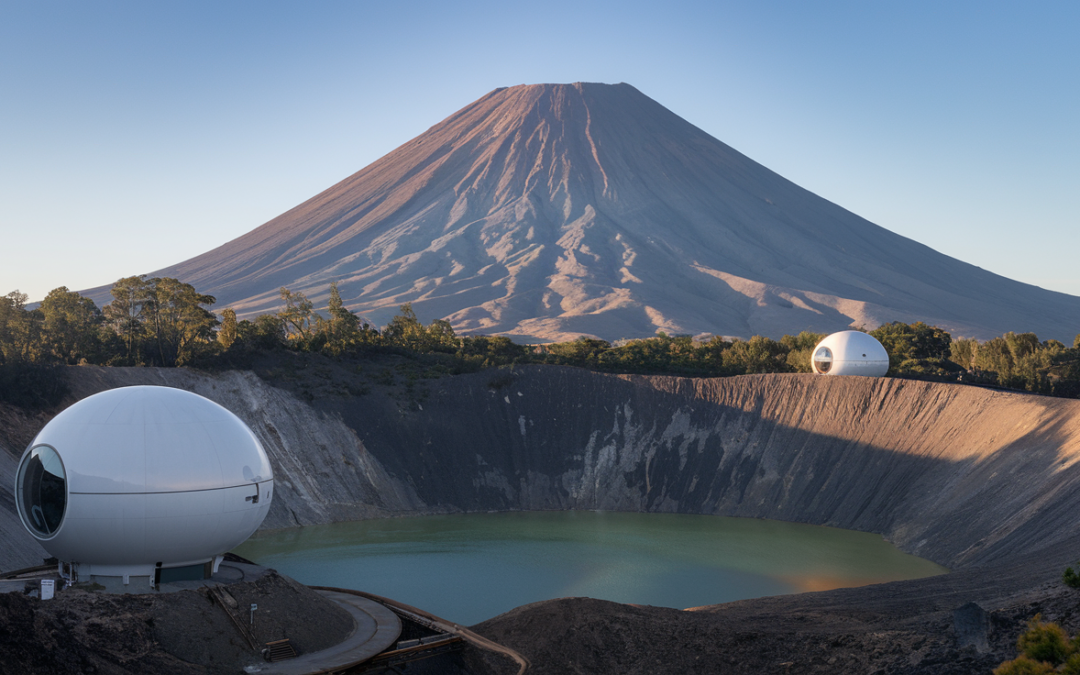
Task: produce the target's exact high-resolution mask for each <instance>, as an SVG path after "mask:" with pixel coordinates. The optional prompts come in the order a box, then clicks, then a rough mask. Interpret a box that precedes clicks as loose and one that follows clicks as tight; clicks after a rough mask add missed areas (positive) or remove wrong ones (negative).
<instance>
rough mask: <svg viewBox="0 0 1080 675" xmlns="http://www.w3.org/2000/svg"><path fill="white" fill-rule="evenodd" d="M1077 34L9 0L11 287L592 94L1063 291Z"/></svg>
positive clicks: (5, 277)
mask: <svg viewBox="0 0 1080 675" xmlns="http://www.w3.org/2000/svg"><path fill="white" fill-rule="evenodd" d="M1078 35H1080V2H1076V1H1075V0H1061V1H1056V2H995V1H992V0H990V1H988V0H982V1H979V2H966V1H950V2H941V1H940V0H934V1H920V0H907V1H905V2H879V1H873V0H858V1H855V0H853V1H850V2H844V1H837V0H823V1H819V2H806V1H805V0H792V1H789V2H780V1H776V2H773V1H769V0H747V1H745V2H725V1H723V0H718V1H711V2H679V1H677V0H673V1H669V2H666V3H663V5H662V6H661V3H655V2H647V3H646V2H634V1H631V0H618V1H617V2H616V1H612V2H589V1H588V0H572V1H565V0H547V1H545V2H530V3H510V2H505V0H504V1H502V2H476V1H470V0H462V1H461V2H435V1H430V2H419V1H408V0H405V1H400V0H399V1H398V2H393V3H390V2H367V1H362V0H353V1H351V2H333V1H320V2H299V1H298V2H292V3H284V2H270V1H259V2H221V1H220V0H218V1H215V2H199V1H185V2H174V3H165V2H145V1H139V2H110V1H108V0H102V1H100V2H84V1H82V0H79V1H77V2H75V1H72V2H49V1H48V0H43V1H30V0H25V1H24V0H4V1H3V2H0V235H2V237H0V294H4V293H7V292H9V291H11V290H15V289H20V290H21V291H23V292H25V293H28V294H29V295H30V297H31V300H39V299H41V298H42V297H43V296H44V295H45V294H46V293H47V292H48V291H49V290H50V289H52V288H55V287H57V286H68V287H69V288H70V289H72V290H81V289H85V288H89V287H93V286H99V285H104V284H109V283H112V282H113V281H115V280H116V279H118V278H120V277H123V276H131V275H134V274H142V273H147V272H151V271H154V270H156V269H160V268H162V267H165V266H167V265H170V264H173V263H177V262H180V261H182V260H185V259H187V258H190V257H192V256H195V255H197V254H199V253H203V252H205V251H208V250H210V249H212V248H215V247H217V246H219V245H221V244H223V243H225V242H226V241H229V240H230V239H233V238H235V237H237V236H239V235H241V234H243V233H245V232H247V231H250V230H252V229H254V228H255V227H257V226H259V225H261V224H262V223H264V222H266V221H267V220H269V219H270V218H273V217H274V216H276V215H278V214H280V213H281V212H283V211H285V210H287V209H289V208H291V207H293V206H295V205H297V204H299V203H300V202H302V201H304V200H305V199H307V198H309V197H311V196H313V195H315V194H317V193H318V192H320V191H322V190H323V189H325V188H327V187H329V186H331V185H332V184H334V183H336V182H338V181H339V180H341V179H342V178H345V177H346V176H348V175H350V174H352V173H353V172H355V171H357V170H359V169H361V168H363V167H364V166H366V165H367V164H369V163H371V162H372V161H374V160H375V159H377V158H378V157H380V156H382V155H383V154H385V153H387V152H389V151H390V150H392V149H394V148H395V147H397V146H398V145H400V144H402V143H404V142H405V141H407V140H409V139H410V138H412V137H414V136H416V135H418V134H420V133H422V132H423V131H425V130H426V129H427V128H428V127H430V126H432V125H433V124H435V123H436V122H438V121H440V120H442V119H443V118H444V117H446V116H447V115H449V114H450V113H452V112H454V111H455V110H457V109H459V108H461V107H462V106H464V105H466V104H468V103H470V102H471V101H473V100H475V99H477V98H479V97H480V96H482V95H484V94H485V93H487V92H488V91H490V90H492V89H494V88H496V87H502V86H510V85H514V84H534V83H540V82H576V81H590V82H609V83H613V82H628V83H630V84H632V85H634V86H635V87H637V88H638V89H639V90H641V91H642V92H643V93H645V94H646V95H648V96H650V97H652V98H653V99H655V100H657V101H658V102H660V103H661V104H663V105H664V106H666V107H667V108H669V109H670V110H672V111H673V112H675V113H676V114H678V115H680V116H682V117H683V118H685V119H686V120H688V121H690V122H691V123H693V124H695V125H697V126H698V127H700V128H702V129H704V130H705V131H707V132H708V133H710V134H712V135H713V136H715V137H717V138H719V139H720V140H722V141H724V142H725V143H727V144H729V145H731V146H733V147H734V148H735V149H737V150H739V151H741V152H743V153H744V154H746V155H748V156H750V157H751V158H753V159H755V160H756V161H758V162H760V163H762V164H764V165H765V166H767V167H769V168H770V169H773V170H774V171H777V172H778V173H780V174H781V175H783V176H785V177H787V178H789V179H791V180H793V181H794V182H796V183H798V184H799V185H801V186H803V187H805V188H807V189H809V190H811V191H813V192H815V193H817V194H819V195H821V196H822V197H825V198H826V199H829V200H831V201H833V202H836V203H837V204H840V205H841V206H844V207H845V208H847V209H849V210H851V211H854V212H855V213H857V214H859V215H861V216H864V217H865V218H868V219H869V220H871V221H873V222H875V223H877V224H879V225H881V226H883V227H886V228H888V229H890V230H893V231H894V232H897V233H899V234H902V235H904V236H907V237H911V238H912V239H915V240H917V241H919V242H922V243H924V244H926V245H928V246H930V247H932V248H935V249H937V250H939V251H941V252H943V253H946V254H948V255H951V256H953V257H956V258H959V259H961V260H964V261H967V262H970V263H973V264H975V265H978V266H980V267H983V268H985V269H988V270H991V271H993V272H996V273H998V274H1002V275H1005V276H1008V277H1011V278H1014V279H1018V280H1020V281H1024V282H1027V283H1032V284H1036V285H1039V286H1042V287H1044V288H1049V289H1053V290H1057V291H1062V292H1066V293H1071V294H1073V295H1080V262H1078V261H1080V255H1078V254H1080V39H1077V36H1078ZM200 290H202V289H200Z"/></svg>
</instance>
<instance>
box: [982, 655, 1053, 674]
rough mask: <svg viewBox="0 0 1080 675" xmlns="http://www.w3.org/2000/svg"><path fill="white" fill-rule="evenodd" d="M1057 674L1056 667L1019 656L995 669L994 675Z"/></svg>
mask: <svg viewBox="0 0 1080 675" xmlns="http://www.w3.org/2000/svg"><path fill="white" fill-rule="evenodd" d="M1053 672H1056V670H1055V668H1054V666H1052V665H1050V664H1049V663H1044V662H1042V661H1034V660H1032V659H1029V658H1028V657H1026V656H1019V657H1017V658H1015V659H1013V660H1012V661H1006V662H1005V663H1003V664H1001V665H1000V666H998V667H997V668H994V673H993V675H1048V674H1049V673H1053Z"/></svg>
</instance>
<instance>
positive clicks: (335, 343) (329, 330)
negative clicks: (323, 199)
mask: <svg viewBox="0 0 1080 675" xmlns="http://www.w3.org/2000/svg"><path fill="white" fill-rule="evenodd" d="M326 310H327V312H328V313H329V314H330V318H329V319H328V320H327V321H326V322H325V324H324V328H325V330H326V346H325V349H327V350H328V351H329V352H330V353H331V354H341V353H342V352H344V351H346V350H347V349H350V348H352V347H355V346H356V344H357V343H358V342H361V341H364V340H363V336H362V335H361V333H362V332H363V331H364V329H367V328H368V326H367V325H366V324H365V325H363V327H361V321H360V317H358V316H356V314H354V313H352V312H351V311H349V310H348V309H347V308H346V307H345V303H344V302H342V300H341V293H340V292H339V291H338V285H337V282H336V281H332V282H330V299H329V301H328V303H327V307H326Z"/></svg>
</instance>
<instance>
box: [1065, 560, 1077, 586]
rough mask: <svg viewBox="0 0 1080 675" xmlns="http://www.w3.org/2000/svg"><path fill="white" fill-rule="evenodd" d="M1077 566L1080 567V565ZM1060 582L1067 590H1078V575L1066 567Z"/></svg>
mask: <svg viewBox="0 0 1080 675" xmlns="http://www.w3.org/2000/svg"><path fill="white" fill-rule="evenodd" d="M1077 566H1078V567H1080V563H1078V564H1077ZM1061 581H1062V582H1064V584H1065V585H1066V586H1068V587H1069V588H1080V573H1077V572H1075V571H1073V568H1071V567H1066V568H1065V573H1064V574H1062V575H1061Z"/></svg>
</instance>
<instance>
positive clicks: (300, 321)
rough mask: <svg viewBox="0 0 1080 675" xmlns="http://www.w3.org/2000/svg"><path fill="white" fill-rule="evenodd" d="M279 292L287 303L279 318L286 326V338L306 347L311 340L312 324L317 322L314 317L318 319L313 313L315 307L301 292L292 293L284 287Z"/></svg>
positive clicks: (279, 313)
mask: <svg viewBox="0 0 1080 675" xmlns="http://www.w3.org/2000/svg"><path fill="white" fill-rule="evenodd" d="M278 292H279V293H280V294H281V300H282V301H283V302H284V303H285V307H284V308H282V310H281V311H280V312H278V317H280V318H281V321H282V324H283V325H284V326H285V331H286V336H287V337H288V339H289V340H299V341H300V342H301V343H303V344H305V345H306V344H307V343H308V342H309V341H310V340H311V335H312V328H313V326H312V324H313V323H315V321H316V318H314V317H318V315H317V314H314V312H313V308H314V305H313V304H312V303H311V301H310V300H308V298H307V296H306V295H304V294H303V293H301V292H300V291H290V290H289V289H287V288H285V287H284V286H282V287H281V289H280V290H279V291H278Z"/></svg>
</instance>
